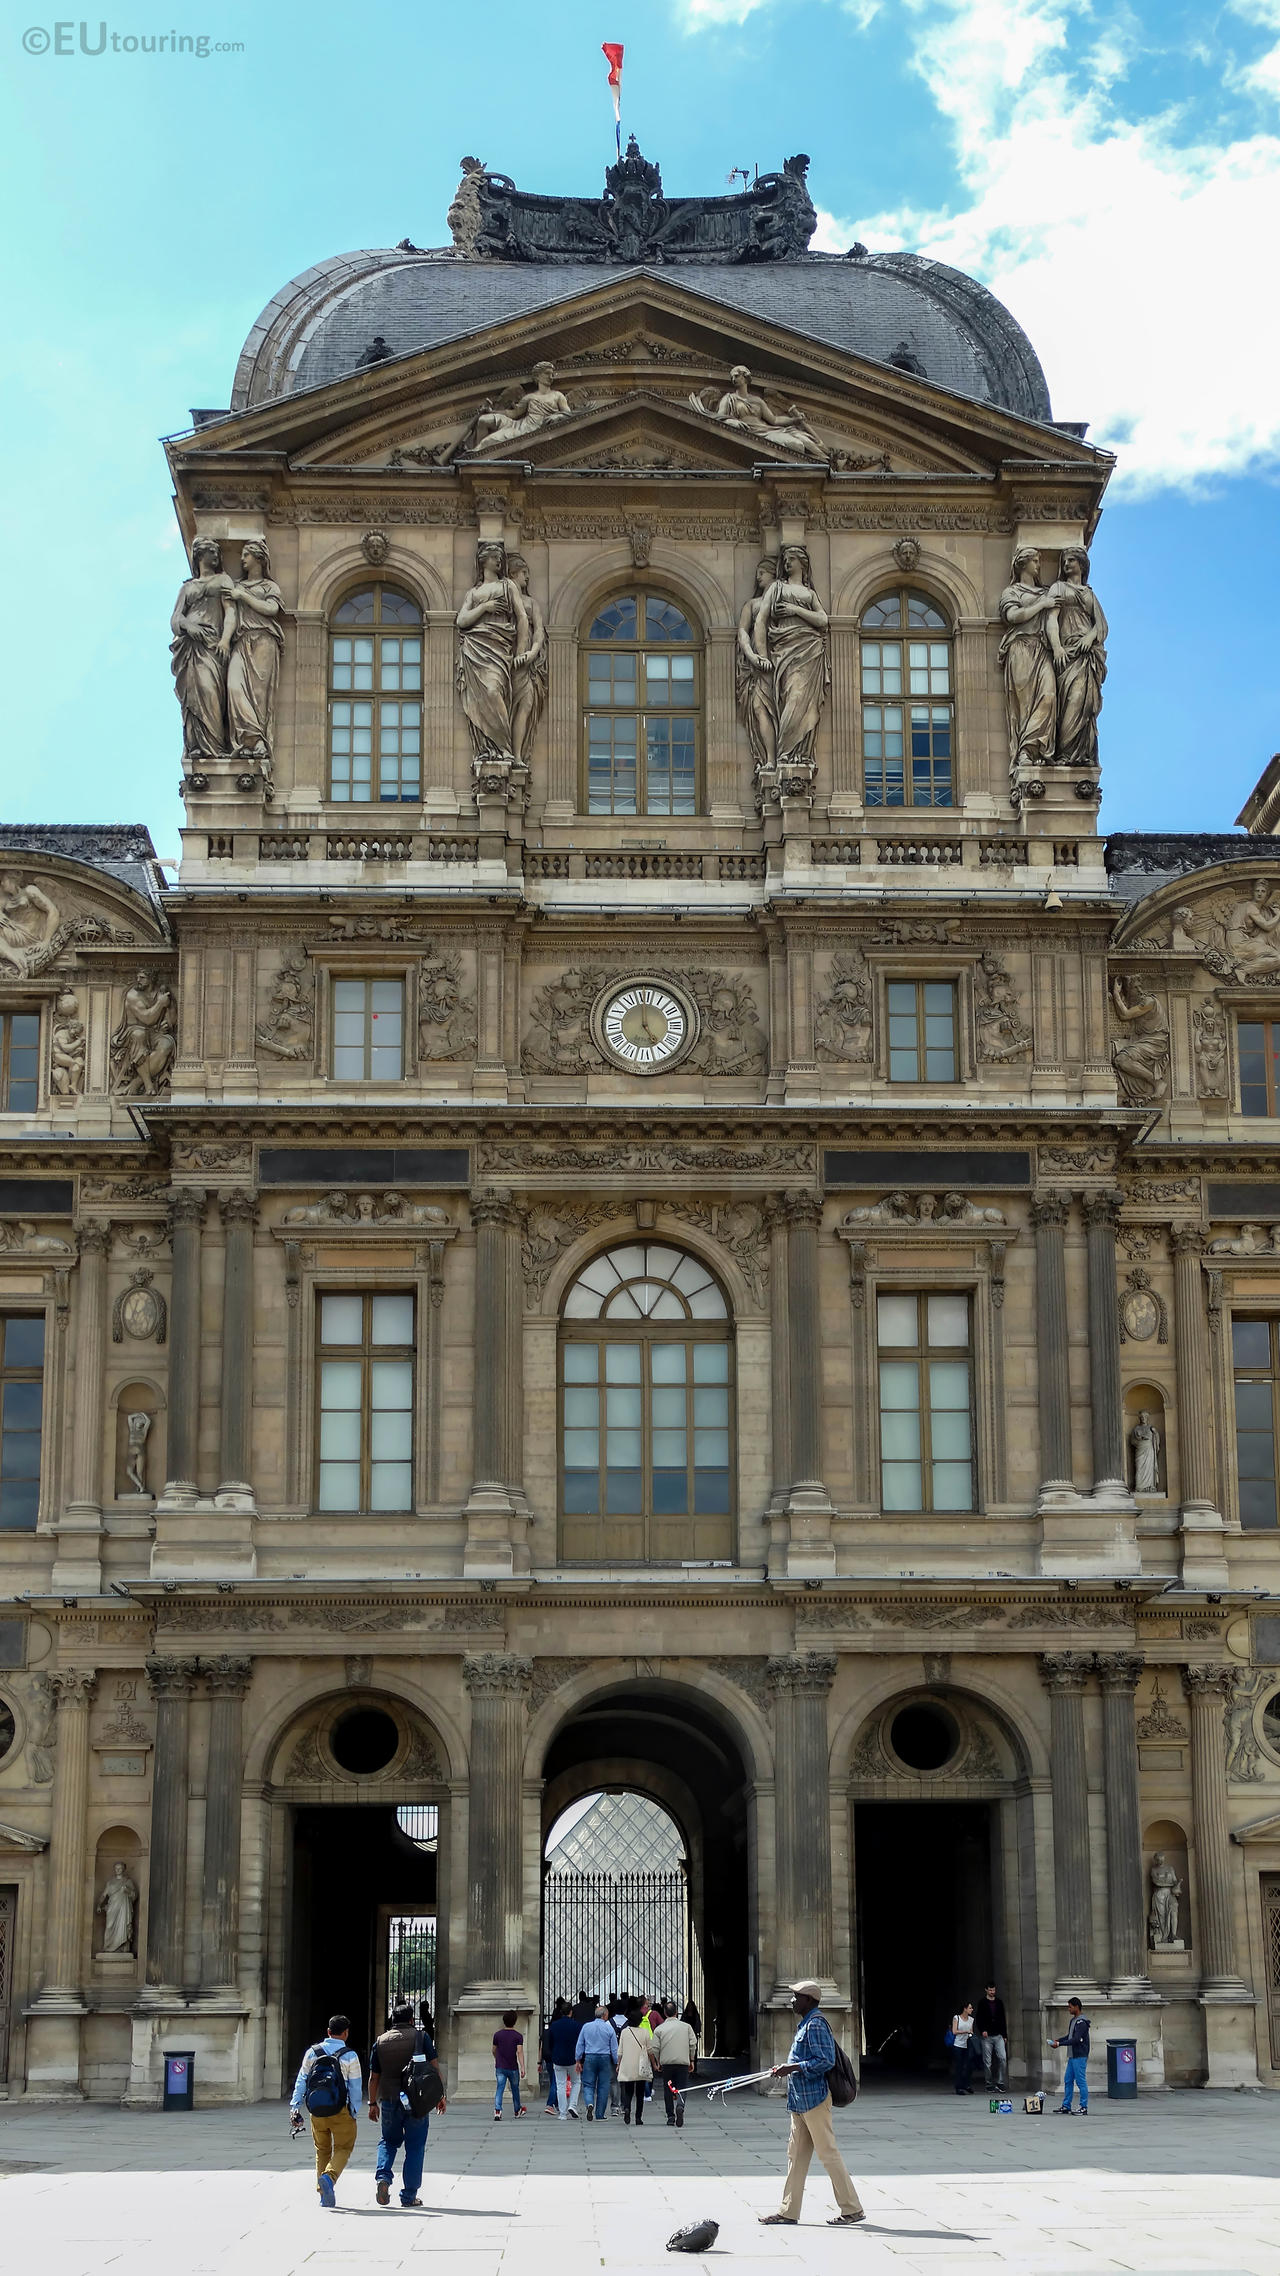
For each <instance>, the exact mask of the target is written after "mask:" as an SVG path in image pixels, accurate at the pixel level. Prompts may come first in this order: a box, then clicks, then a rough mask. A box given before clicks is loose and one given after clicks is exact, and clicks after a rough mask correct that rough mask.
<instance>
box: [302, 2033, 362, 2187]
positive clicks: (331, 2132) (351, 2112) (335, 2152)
mask: <svg viewBox="0 0 1280 2276" xmlns="http://www.w3.org/2000/svg"><path fill="white" fill-rule="evenodd" d="M350 2032H351V2018H350V2016H349V2015H331V2016H330V2017H329V2028H328V2031H327V2032H326V2034H325V2036H324V2038H323V2039H317V2041H316V2043H315V2045H314V2047H308V2049H307V2051H306V2053H305V2055H304V2056H303V2058H302V2063H301V2067H300V2068H299V2071H298V2075H297V2077H296V2079H295V2080H294V2082H293V2093H292V2095H291V2096H290V2098H289V2111H290V2117H291V2119H292V2122H293V2131H294V2132H295V2133H298V2132H300V2131H301V2127H302V2113H303V2109H304V2108H305V2110H306V2112H307V2115H308V2117H309V2118H310V2120H311V2139H312V2141H313V2143H314V2144H315V2153H316V2188H317V2190H318V2191H319V2195H320V2202H321V2204H322V2205H323V2206H324V2208H325V2211H326V2212H327V2213H331V2212H332V2211H333V2208H334V2205H335V2203H336V2201H337V2200H336V2193H335V2187H336V2183H337V2181H338V2177H339V2175H340V2174H341V2173H342V2170H343V2168H344V2166H345V2165H346V2162H347V2159H348V2158H349V2157H350V2155H351V2152H352V2150H353V2149H354V2148H355V2146H356V2121H357V2119H358V2118H359V2116H360V2105H361V2103H362V2101H363V2100H364V2081H363V2079H362V2078H361V2075H360V2057H359V2056H358V2055H357V2053H356V2052H355V2049H354V2048H353V2047H349V2046H348V2045H347V2040H348V2037H349V2036H350Z"/></svg>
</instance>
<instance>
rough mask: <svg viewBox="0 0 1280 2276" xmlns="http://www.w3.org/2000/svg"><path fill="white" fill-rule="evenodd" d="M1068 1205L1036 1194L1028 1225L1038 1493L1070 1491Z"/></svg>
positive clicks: (1061, 1198) (1048, 1195)
mask: <svg viewBox="0 0 1280 2276" xmlns="http://www.w3.org/2000/svg"><path fill="white" fill-rule="evenodd" d="M1068 1206H1069V1205H1068V1201H1067V1196H1066V1195H1065V1193H1038V1194H1036V1195H1035V1197H1034V1199H1033V1200H1032V1203H1031V1222H1032V1224H1033V1225H1034V1226H1035V1229H1036V1381H1037V1390H1038V1401H1039V1408H1040V1481H1041V1483H1040V1491H1041V1493H1042V1494H1046V1493H1049V1494H1069V1493H1071V1492H1073V1491H1074V1488H1073V1485H1072V1478H1071V1352H1070V1336H1069V1332H1068V1327H1067V1260H1066V1243H1065V1240H1064V1230H1065V1227H1066V1222H1067V1210H1068Z"/></svg>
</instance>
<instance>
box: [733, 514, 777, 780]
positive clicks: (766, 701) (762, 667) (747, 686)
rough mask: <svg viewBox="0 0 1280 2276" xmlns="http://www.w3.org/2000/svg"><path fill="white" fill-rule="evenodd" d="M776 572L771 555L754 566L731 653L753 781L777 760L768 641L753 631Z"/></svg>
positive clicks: (758, 621) (775, 720)
mask: <svg viewBox="0 0 1280 2276" xmlns="http://www.w3.org/2000/svg"><path fill="white" fill-rule="evenodd" d="M777 568H778V564H777V562H776V561H775V559H774V557H773V555H772V554H766V556H765V558H764V560H763V561H761V562H758V563H757V565H756V582H755V590H754V592H753V593H752V595H751V598H750V600H749V601H747V602H746V603H745V605H744V607H743V610H742V614H741V616H740V617H739V618H738V643H737V649H736V653H735V662H736V665H737V673H736V681H737V696H738V714H739V717H740V718H741V720H742V724H743V726H744V727H745V728H746V730H747V741H748V743H749V744H750V746H751V758H752V762H753V764H754V766H755V770H756V775H757V778H759V777H760V776H761V775H762V774H763V775H764V776H765V777H766V779H768V776H769V774H770V771H771V770H772V768H773V765H774V762H775V760H776V759H777V756H778V714H777V710H776V708H775V704H774V688H773V669H772V666H771V664H770V662H769V643H768V638H767V635H765V634H764V633H763V631H761V633H760V636H759V637H757V628H758V627H759V625H760V620H761V618H762V617H763V616H764V615H765V613H766V611H767V609H768V605H769V603H768V595H769V593H770V592H771V591H772V588H773V582H774V578H775V577H776V575H777Z"/></svg>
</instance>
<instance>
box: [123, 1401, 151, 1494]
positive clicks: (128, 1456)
mask: <svg viewBox="0 0 1280 2276" xmlns="http://www.w3.org/2000/svg"><path fill="white" fill-rule="evenodd" d="M125 1424H126V1427H127V1429H128V1433H129V1443H128V1447H127V1450H126V1453H125V1462H124V1474H125V1476H126V1478H127V1479H128V1481H129V1483H130V1485H131V1486H132V1488H133V1490H134V1492H135V1494H145V1493H146V1492H147V1440H148V1439H149V1438H150V1436H151V1417H150V1415H148V1414H145V1413H144V1412H143V1411H142V1409H141V1408H138V1409H137V1410H136V1411H135V1412H134V1413H133V1414H131V1415H126V1416H125Z"/></svg>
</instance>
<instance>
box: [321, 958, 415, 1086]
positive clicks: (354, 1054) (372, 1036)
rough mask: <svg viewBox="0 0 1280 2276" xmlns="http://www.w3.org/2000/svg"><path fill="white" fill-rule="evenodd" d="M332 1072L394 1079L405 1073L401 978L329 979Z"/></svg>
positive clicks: (353, 1078)
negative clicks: (331, 990)
mask: <svg viewBox="0 0 1280 2276" xmlns="http://www.w3.org/2000/svg"><path fill="white" fill-rule="evenodd" d="M333 1072H334V1074H335V1076H338V1077H340V1078H341V1079H342V1080H343V1081H345V1082H354V1083H393V1082H398V1081H399V1079H400V1077H401V1075H402V1074H403V1073H404V982H403V981H402V980H335V981H334V982H333Z"/></svg>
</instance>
